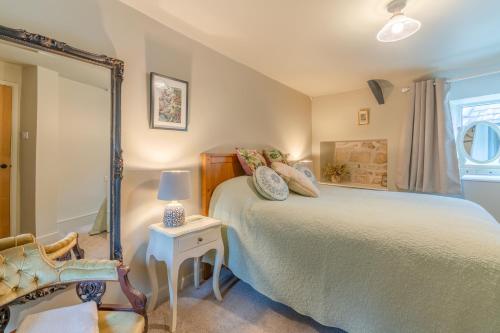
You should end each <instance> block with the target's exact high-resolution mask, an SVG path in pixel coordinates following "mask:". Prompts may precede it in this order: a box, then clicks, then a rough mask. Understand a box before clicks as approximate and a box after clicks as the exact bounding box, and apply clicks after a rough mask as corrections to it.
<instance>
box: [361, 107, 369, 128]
mask: <svg viewBox="0 0 500 333" xmlns="http://www.w3.org/2000/svg"><path fill="white" fill-rule="evenodd" d="M369 123H370V109H361V110H359V111H358V125H368V124H369Z"/></svg>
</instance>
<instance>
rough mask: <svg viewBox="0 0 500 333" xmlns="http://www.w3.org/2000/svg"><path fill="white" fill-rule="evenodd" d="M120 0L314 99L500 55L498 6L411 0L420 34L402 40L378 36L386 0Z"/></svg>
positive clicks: (475, 0)
mask: <svg viewBox="0 0 500 333" xmlns="http://www.w3.org/2000/svg"><path fill="white" fill-rule="evenodd" d="M121 1H122V2H124V3H126V4H128V5H129V6H131V7H133V8H135V9H137V10H139V11H141V12H143V13H144V14H146V15H148V16H150V17H152V18H154V19H156V20H158V21H159V22H161V23H163V24H165V25H167V26H168V27H170V28H172V29H174V30H176V31H178V32H180V33H182V34H184V35H186V36H188V37H190V38H192V39H195V40H197V41H199V42H201V43H202V44H204V45H206V46H208V47H210V48H212V49H214V50H217V51H218V52H220V53H222V54H224V55H226V56H228V57H230V58H232V59H234V60H236V61H238V62H241V63H243V64H245V65H247V66H249V67H251V68H253V69H255V70H257V71H259V72H261V73H263V74H265V75H267V76H269V77H271V78H273V79H275V80H277V81H279V82H282V83H283V84H285V85H287V86H290V87H292V88H294V89H297V90H299V91H301V92H303V93H305V94H307V95H309V96H320V95H325V94H331V93H337V92H342V91H348V90H353V89H358V88H361V87H366V81H367V80H369V79H385V80H389V81H391V82H392V83H393V84H398V83H400V82H405V81H406V80H408V79H409V78H416V77H418V76H420V75H423V74H426V73H429V72H433V71H436V70H450V69H454V68H457V69H458V68H461V67H464V66H472V65H477V64H481V62H485V61H491V59H494V57H495V56H499V55H500V16H499V13H500V1H499V0H409V1H408V6H407V9H406V10H405V13H406V14H407V15H408V16H410V17H413V18H415V19H418V20H420V21H421V22H422V29H421V30H420V31H419V32H418V33H417V34H415V35H414V36H412V37H410V38H408V39H406V40H403V41H400V42H397V43H380V42H378V41H377V40H376V39H375V35H376V33H377V32H378V30H379V29H380V28H381V27H382V26H383V25H384V23H385V22H386V21H387V20H388V19H389V17H390V15H389V14H388V13H387V12H386V11H385V4H386V3H387V2H388V1H387V0H121ZM499 59H500V58H499ZM499 63H500V61H499Z"/></svg>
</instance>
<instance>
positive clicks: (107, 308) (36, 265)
mask: <svg viewBox="0 0 500 333" xmlns="http://www.w3.org/2000/svg"><path fill="white" fill-rule="evenodd" d="M72 237H73V236H72ZM68 240H69V241H68ZM73 240H74V239H73V238H71V237H70V238H68V239H67V238H65V239H64V240H63V241H62V242H61V243H60V244H58V245H55V246H54V247H50V246H49V247H48V250H49V251H52V252H50V253H51V254H52V257H54V258H60V257H61V254H62V255H64V254H65V253H63V252H60V251H62V250H63V249H68V248H69V246H73V247H74V243H73ZM14 243H15V244H14ZM21 243H23V244H22V245H19V244H21ZM58 243H59V242H58ZM56 244H57V243H56ZM72 244H73V245H72ZM16 245H17V246H16ZM2 248H3V250H1V249H2ZM46 249H47V247H44V246H43V245H41V244H39V243H36V242H33V240H32V239H30V237H28V236H23V237H18V239H16V240H12V239H10V240H5V239H4V240H0V333H3V332H4V330H5V328H6V327H7V324H8V322H9V317H10V307H11V306H15V304H22V303H25V302H26V301H28V300H31V299H34V298H37V297H38V296H40V295H42V296H43V295H44V294H46V293H48V292H50V289H51V288H56V289H57V287H58V286H61V285H68V284H72V283H76V291H77V294H78V296H79V297H80V299H81V300H82V301H84V302H85V301H91V300H93V301H95V302H96V303H97V305H98V310H99V331H100V332H101V333H118V332H119V333H128V332H131V333H132V332H133V333H141V332H146V330H147V316H146V311H145V309H146V296H145V295H144V294H142V293H141V292H139V291H137V290H136V289H134V288H133V287H132V286H131V285H130V282H129V280H128V277H127V273H128V268H127V267H125V266H124V265H123V264H122V263H121V262H119V261H115V260H88V259H74V260H64V261H56V260H54V259H51V258H50V257H49V255H48V254H47V253H46ZM58 250H59V251H58ZM66 252H67V251H66ZM105 281H118V282H119V283H120V287H121V289H122V291H123V293H124V294H125V296H126V297H127V299H128V300H129V302H130V304H131V307H130V306H119V305H104V304H101V298H102V296H103V295H104V292H105V290H106V284H105Z"/></svg>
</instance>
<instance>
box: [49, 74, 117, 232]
mask: <svg viewBox="0 0 500 333" xmlns="http://www.w3.org/2000/svg"><path fill="white" fill-rule="evenodd" d="M110 128H111V97H110V93H109V91H107V90H104V89H102V88H97V87H94V86H91V85H88V84H84V83H80V82H76V81H73V80H70V79H67V78H63V77H59V140H58V143H57V144H58V163H57V170H58V183H57V193H58V209H57V221H58V222H59V223H63V224H66V225H68V226H67V227H69V228H70V229H71V224H72V223H80V222H82V221H89V222H90V223H92V222H93V220H94V219H95V215H96V214H97V211H98V210H99V207H100V206H101V203H102V201H103V200H104V199H105V198H106V195H107V190H108V186H109V182H108V178H109V160H110V135H111V132H110ZM89 147H91V149H89ZM72 230H75V229H74V228H73V229H72Z"/></svg>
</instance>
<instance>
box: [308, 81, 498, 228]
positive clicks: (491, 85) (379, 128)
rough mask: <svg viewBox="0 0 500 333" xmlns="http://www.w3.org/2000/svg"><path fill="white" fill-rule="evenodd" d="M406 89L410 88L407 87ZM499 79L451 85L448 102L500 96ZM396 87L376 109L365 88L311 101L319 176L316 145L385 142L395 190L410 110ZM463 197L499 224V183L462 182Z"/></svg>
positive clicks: (406, 98) (406, 97)
mask: <svg viewBox="0 0 500 333" xmlns="http://www.w3.org/2000/svg"><path fill="white" fill-rule="evenodd" d="M408 85H409V84H408ZM499 87H500V75H494V76H485V77H481V78H478V79H473V80H466V81H460V82H455V83H452V84H451V85H450V94H449V97H450V99H461V98H468V97H474V96H480V95H488V94H495V93H500V88H499ZM401 88H402V87H395V88H394V89H393V90H392V91H391V92H390V93H389V94H388V95H386V103H385V104H384V105H380V106H379V105H377V103H376V101H375V99H374V97H373V96H372V95H371V92H370V90H369V89H368V88H366V89H362V90H356V91H352V92H347V93H342V94H337V95H330V96H323V97H317V98H314V99H313V104H312V119H313V156H314V159H315V167H316V172H317V173H319V142H321V141H330V140H353V139H379V138H387V139H388V154H389V158H388V186H389V189H391V190H394V189H395V185H394V182H395V168H396V161H397V152H398V145H399V141H400V135H401V130H402V124H403V121H404V115H405V113H406V112H407V111H408V110H409V109H408V108H409V107H410V93H406V94H404V93H401ZM364 107H369V108H370V109H371V110H370V111H371V113H370V117H371V119H370V125H368V126H357V125H356V115H357V110H359V109H360V108H364ZM463 186H464V197H465V198H466V199H468V200H471V201H474V202H477V203H479V204H480V205H482V206H483V207H484V208H486V210H488V211H489V212H490V213H491V214H492V215H493V216H494V217H495V218H496V219H497V220H498V221H500V205H498V198H500V183H491V182H480V181H470V180H467V181H464V182H463Z"/></svg>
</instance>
